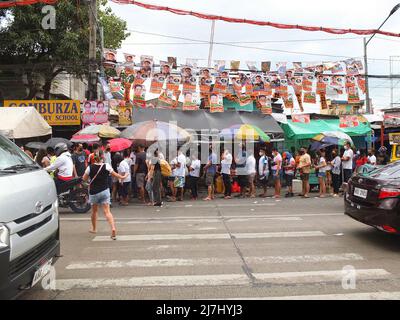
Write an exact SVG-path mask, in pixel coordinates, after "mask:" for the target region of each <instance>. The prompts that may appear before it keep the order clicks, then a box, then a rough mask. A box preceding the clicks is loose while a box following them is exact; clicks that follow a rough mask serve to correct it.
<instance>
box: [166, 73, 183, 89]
mask: <svg viewBox="0 0 400 320" xmlns="http://www.w3.org/2000/svg"><path fill="white" fill-rule="evenodd" d="M181 81H182V77H181V76H179V75H169V76H168V77H167V84H166V86H167V90H169V91H174V92H176V91H178V90H179V85H180V84H181Z"/></svg>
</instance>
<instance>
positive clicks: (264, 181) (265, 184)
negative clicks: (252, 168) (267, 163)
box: [259, 173, 269, 186]
mask: <svg viewBox="0 0 400 320" xmlns="http://www.w3.org/2000/svg"><path fill="white" fill-rule="evenodd" d="M268 178H269V173H267V174H266V175H265V176H264V178H263V179H261V177H260V179H259V180H260V183H261V185H262V186H267V185H268Z"/></svg>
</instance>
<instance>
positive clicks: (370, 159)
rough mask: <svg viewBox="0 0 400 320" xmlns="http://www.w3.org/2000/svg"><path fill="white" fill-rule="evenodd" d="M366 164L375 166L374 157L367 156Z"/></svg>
mask: <svg viewBox="0 0 400 320" xmlns="http://www.w3.org/2000/svg"><path fill="white" fill-rule="evenodd" d="M368 163H370V164H372V165H376V157H375V156H374V155H372V156H368Z"/></svg>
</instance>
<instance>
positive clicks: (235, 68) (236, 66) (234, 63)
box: [231, 60, 240, 71]
mask: <svg viewBox="0 0 400 320" xmlns="http://www.w3.org/2000/svg"><path fill="white" fill-rule="evenodd" d="M239 68H240V61H238V60H233V61H231V71H238V70H239Z"/></svg>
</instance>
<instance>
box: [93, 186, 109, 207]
mask: <svg viewBox="0 0 400 320" xmlns="http://www.w3.org/2000/svg"><path fill="white" fill-rule="evenodd" d="M89 203H90V204H91V205H93V204H111V198H110V189H106V190H104V191H101V192H99V193H96V194H93V195H92V194H89Z"/></svg>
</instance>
